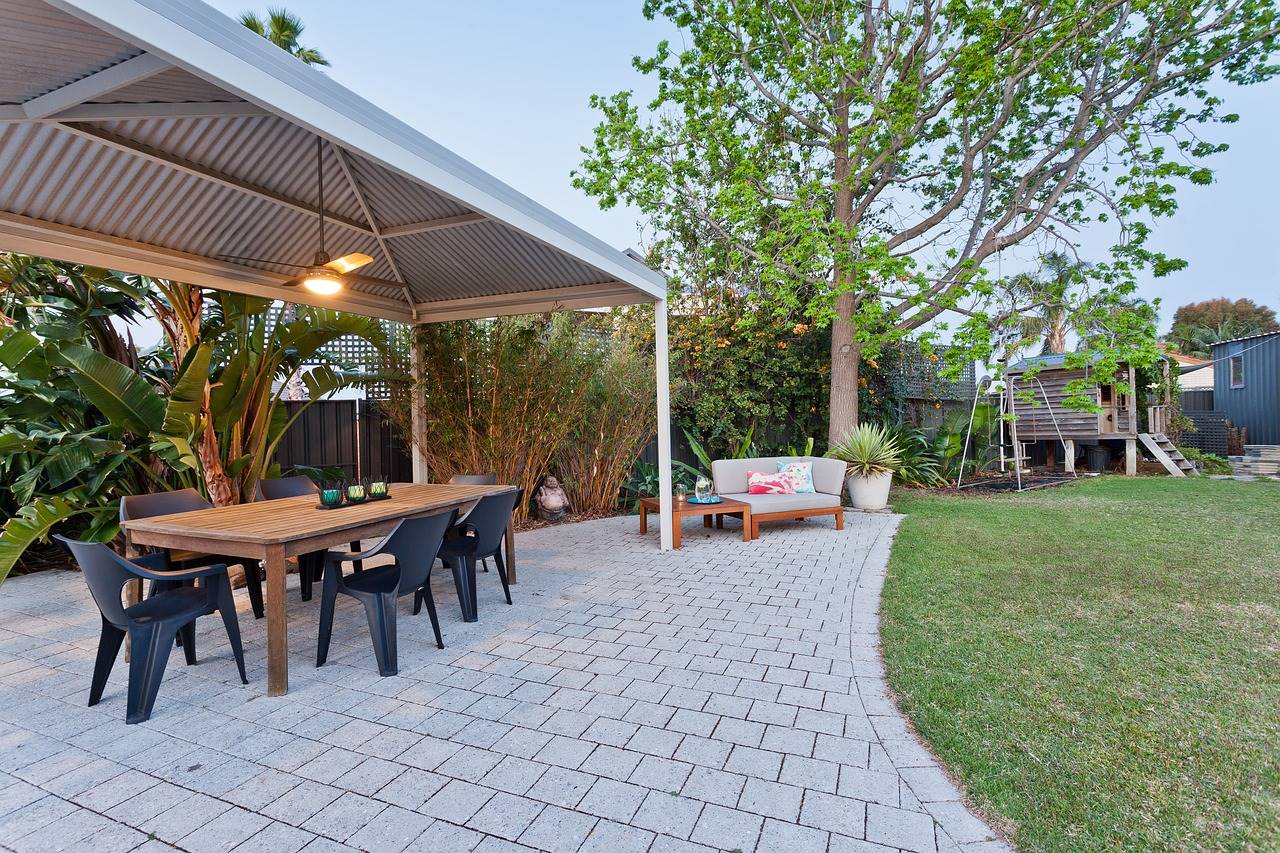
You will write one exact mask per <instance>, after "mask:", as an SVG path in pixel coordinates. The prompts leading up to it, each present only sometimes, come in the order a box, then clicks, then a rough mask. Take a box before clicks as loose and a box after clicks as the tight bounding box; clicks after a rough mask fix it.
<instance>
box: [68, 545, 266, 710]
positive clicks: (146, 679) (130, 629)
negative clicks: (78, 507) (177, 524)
mask: <svg viewBox="0 0 1280 853" xmlns="http://www.w3.org/2000/svg"><path fill="white" fill-rule="evenodd" d="M54 538H55V539H57V540H58V541H59V542H61V543H62V544H63V546H65V547H66V549H67V550H68V551H70V552H71V555H72V556H73V557H74V558H75V561H76V562H77V563H78V564H79V565H80V572H81V574H83V575H84V579H85V583H86V584H88V586H89V593H90V595H92V596H93V600H94V603H95V604H97V605H98V611H99V613H101V615H102V636H101V638H100V639H99V640H98V658H97V661H96V662H95V663H94V667H93V680H92V682H91V683H90V686H89V704H90V705H91V706H92V705H97V704H98V702H99V701H101V699H102V692H103V690H104V689H105V688H106V686H107V678H108V677H109V676H110V675H111V668H112V666H113V665H114V664H115V661H116V658H117V657H119V655H120V646H121V645H122V644H123V643H124V637H125V634H126V633H127V634H128V635H129V643H130V649H131V652H130V658H129V693H128V701H127V705H126V711H125V722H126V723H142V722H146V721H147V720H148V719H150V717H151V710H152V708H154V707H155V703H156V694H158V693H159V692H160V682H161V680H162V679H163V678H164V670H165V665H166V664H167V663H168V662H169V649H170V648H171V647H172V646H173V644H174V641H175V640H176V639H177V637H178V635H179V634H181V635H182V651H183V653H184V654H185V655H186V658H187V664H188V665H192V666H193V665H195V662H196V631H195V620H196V619H198V618H199V617H201V616H207V615H209V614H211V613H213V612H214V611H217V612H219V613H221V614H222V623H223V625H224V626H226V629H227V639H228V640H229V641H230V642H231V653H232V654H233V655H235V659H236V667H237V668H238V669H239V670H240V682H241V683H242V684H248V683H249V679H248V677H247V676H246V675H245V671H244V650H243V649H242V648H241V645H240V622H239V620H238V619H237V618H236V605H235V601H234V600H233V599H232V597H231V580H230V578H228V577H227V567H226V566H225V565H221V564H219V565H214V566H201V567H198V568H191V569H181V570H176V571H175V570H170V569H167V563H168V560H167V556H166V555H165V554H163V553H158V554H148V555H145V556H143V557H141V558H139V559H137V560H126V559H125V558H124V557H121V556H120V555H119V554H117V553H116V552H114V551H112V550H111V549H110V548H108V547H107V546H106V545H103V544H101V543H99V542H78V541H76V540H74V539H68V538H66V537H65V536H55V537H54ZM148 565H150V566H153V567H159V568H164V569H165V570H163V571H156V570H155V568H148ZM139 578H140V579H143V580H150V581H152V582H153V583H161V584H168V585H169V586H168V587H167V588H163V589H161V591H160V592H158V593H156V594H154V595H152V596H150V597H149V598H145V599H143V600H142V601H140V602H139V603H137V604H134V605H131V606H129V607H125V606H124V605H122V604H121V603H120V592H121V590H122V589H123V588H124V585H125V584H126V583H128V582H129V581H131V580H134V579H139ZM197 582H198V583H199V584H200V586H195V585H194V584H195V583H197ZM178 583H182V584H188V583H189V584H192V585H190V586H185V585H176V584H178Z"/></svg>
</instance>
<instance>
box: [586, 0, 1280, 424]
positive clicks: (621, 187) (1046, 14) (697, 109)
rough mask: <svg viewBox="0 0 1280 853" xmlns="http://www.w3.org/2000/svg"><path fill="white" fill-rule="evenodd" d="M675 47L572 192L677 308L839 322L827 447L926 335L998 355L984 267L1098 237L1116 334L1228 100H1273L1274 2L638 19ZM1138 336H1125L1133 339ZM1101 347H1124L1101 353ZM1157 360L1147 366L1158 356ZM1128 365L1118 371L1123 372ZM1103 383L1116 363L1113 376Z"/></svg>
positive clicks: (1099, 287)
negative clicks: (608, 214)
mask: <svg viewBox="0 0 1280 853" xmlns="http://www.w3.org/2000/svg"><path fill="white" fill-rule="evenodd" d="M644 13H645V15H646V16H648V17H650V18H653V17H657V16H663V17H665V18H667V19H669V20H670V21H671V22H672V23H673V24H674V25H675V26H676V27H677V28H678V29H679V30H680V31H681V34H682V39H683V44H682V45H681V46H679V47H673V46H672V45H671V44H670V43H668V42H666V41H664V42H662V43H660V44H659V46H658V48H657V51H656V53H655V54H654V55H653V56H651V57H648V58H637V59H636V60H635V61H634V64H635V67H636V68H637V69H638V70H639V71H640V72H642V73H643V74H646V75H651V76H653V77H656V79H657V90H658V93H657V96H656V97H655V98H654V99H653V100H652V101H651V102H650V103H649V104H648V105H647V107H646V108H642V107H641V106H639V105H637V104H636V103H635V102H634V100H633V95H632V94H631V93H629V92H622V93H618V94H615V95H612V96H607V97H606V96H596V97H595V98H593V99H592V102H593V104H594V106H595V107H596V108H598V109H599V110H600V111H601V112H602V113H603V119H602V121H601V123H600V124H599V125H598V126H597V128H596V131H595V140H594V145H592V146H591V147H589V148H585V149H584V153H585V155H586V157H585V160H584V163H583V165H582V168H581V169H580V170H579V171H577V172H576V173H575V175H574V181H575V184H576V185H577V186H578V187H579V188H581V189H583V190H585V191H586V192H588V193H590V194H592V195H594V196H596V197H597V198H598V199H599V201H600V203H601V205H602V206H605V207H609V206H612V205H615V204H617V203H619V202H625V203H628V204H631V205H633V206H635V207H636V208H638V209H639V210H640V211H641V212H642V213H643V214H644V216H645V218H646V220H647V225H648V227H649V228H650V229H651V230H652V232H653V237H654V239H655V245H654V254H655V256H656V257H657V258H658V259H659V260H660V261H661V262H662V263H664V264H665V265H666V269H667V271H668V272H669V273H671V274H672V277H673V279H675V280H676V282H677V287H679V286H681V285H684V286H688V285H690V284H694V285H696V284H697V283H699V282H714V283H716V284H717V285H720V286H723V285H724V284H725V283H728V284H730V285H731V286H733V287H736V288H738V289H740V290H743V291H746V292H751V293H754V294H757V295H758V296H759V297H761V301H762V303H763V304H765V305H767V306H769V307H770V308H771V309H772V310H778V311H783V312H794V313H796V314H805V315H807V316H808V317H812V318H816V319H818V320H821V321H830V322H832V323H833V328H832V342H831V417H830V423H829V437H830V439H831V440H832V441H835V440H837V439H838V438H839V437H841V435H842V434H843V433H844V432H845V431H846V430H847V429H849V428H850V427H851V426H852V425H853V424H855V423H856V421H857V399H858V395H857V387H858V367H859V361H860V358H861V357H862V356H863V355H865V354H867V353H868V352H872V353H873V352H874V351H875V349H876V348H878V347H879V346H881V345H882V344H884V343H885V342H886V341H888V340H892V339H894V338H898V337H902V336H903V335H906V334H908V333H914V334H916V335H920V334H922V333H921V331H920V330H922V329H925V330H927V331H926V332H925V334H928V333H929V332H930V331H936V330H937V328H938V325H939V323H940V322H942V321H943V320H945V319H946V318H947V317H951V316H959V317H960V318H962V319H961V320H960V327H959V328H957V329H955V330H954V334H955V336H956V337H957V338H958V339H960V340H963V341H966V342H967V343H969V344H972V347H971V348H970V354H971V355H972V354H976V355H978V356H983V355H984V354H986V353H989V350H990V346H989V337H990V330H991V328H992V327H993V326H999V325H1001V324H1002V323H1005V322H1006V321H1007V320H1008V317H1007V316H1005V314H1018V313H1024V312H1026V311H1027V310H1031V309H1033V308H1035V307H1036V306H1032V305H1016V306H1006V308H1007V311H1004V313H1001V315H1000V316H992V309H991V308H990V307H989V305H988V303H987V297H989V296H990V295H991V285H990V280H989V279H988V278H987V276H986V273H985V270H984V269H983V264H984V263H986V262H987V261H988V260H989V259H991V258H993V256H996V255H998V253H1000V252H1001V251H1003V250H1007V249H1010V248H1011V247H1013V246H1016V245H1018V244H1020V243H1024V242H1026V241H1031V240H1037V241H1038V242H1040V243H1041V244H1042V246H1041V248H1043V249H1049V248H1052V247H1053V244H1054V243H1055V242H1057V243H1058V244H1059V248H1069V246H1068V245H1067V244H1069V242H1070V239H1069V232H1071V231H1073V230H1075V229H1078V228H1080V227H1082V226H1084V225H1086V224H1089V223H1095V222H1098V221H1106V222H1108V226H1107V227H1110V228H1113V229H1114V230H1115V234H1116V241H1115V249H1114V256H1113V257H1112V258H1111V259H1109V261H1108V262H1107V263H1100V264H1096V265H1094V266H1093V267H1092V268H1091V274H1090V275H1091V279H1092V280H1093V282H1094V286H1093V287H1092V288H1090V290H1089V293H1088V295H1087V298H1086V299H1084V300H1082V301H1083V302H1087V303H1088V305H1089V307H1088V311H1090V312H1092V313H1093V314H1095V315H1097V316H1105V315H1106V314H1107V312H1106V310H1105V304H1104V303H1105V302H1107V301H1108V300H1112V301H1114V302H1119V301H1121V300H1122V299H1124V298H1125V297H1126V296H1127V295H1128V294H1129V293H1130V292H1131V291H1132V289H1133V286H1134V285H1133V280H1134V276H1135V275H1137V274H1138V273H1139V272H1140V271H1142V270H1144V269H1151V270H1154V272H1155V273H1156V274H1163V273H1165V272H1168V271H1169V270H1170V269H1174V268H1177V267H1178V266H1179V265H1180V262H1178V261H1176V260H1173V259H1170V258H1166V257H1164V256H1162V255H1159V254H1157V253H1154V252H1152V251H1150V250H1149V249H1147V248H1146V247H1145V245H1144V243H1145V238H1146V236H1147V234H1148V231H1149V227H1150V226H1149V220H1150V218H1151V217H1152V216H1159V215H1167V214H1168V213H1170V212H1171V211H1172V210H1173V209H1174V206H1175V203H1174V193H1175V189H1176V186H1177V184H1178V183H1180V182H1188V181H1189V182H1192V183H1196V184H1207V183H1209V182H1210V180H1211V174H1210V172H1209V171H1208V170H1207V169H1206V168H1205V167H1204V165H1203V159H1204V158H1205V157H1206V156H1208V155H1210V154H1213V153H1215V152H1217V151H1219V150H1221V149H1222V147H1223V146H1220V145H1217V144H1214V143H1213V142H1212V141H1207V140H1205V139H1204V136H1203V134H1204V131H1205V128H1206V126H1207V125H1211V124H1212V123H1214V122H1223V121H1232V120H1234V116H1232V115H1230V114H1225V113H1223V112H1222V111H1221V109H1220V100H1219V99H1218V98H1217V97H1216V96H1215V95H1214V94H1211V92H1210V91H1209V86H1210V84H1211V82H1213V80H1214V78H1221V79H1223V80H1226V81H1230V82H1234V83H1252V82H1256V81H1258V80H1262V79H1264V78H1267V77H1270V76H1271V75H1272V74H1273V73H1274V71H1275V69H1274V67H1273V66H1272V65H1271V64H1269V58H1270V55H1271V53H1272V52H1273V50H1274V49H1275V46H1276V37H1277V16H1276V10H1275V7H1274V4H1273V2H1272V0H1145V2H1141V3H1135V2H1131V0H1093V2H1083V0H1066V2H1055V3H1049V2H1044V1H1043V0H1028V2H1008V0H971V2H950V3H944V2H938V0H900V1H899V2H892V3H890V2H887V0H885V1H884V2H879V3H876V2H865V3H862V2H854V0H755V1H754V2H747V0H646V2H645V4H644ZM1120 325H1121V326H1126V325H1127V326H1128V327H1130V328H1133V327H1135V326H1137V325H1141V326H1143V327H1144V328H1145V325H1146V324H1145V323H1143V324H1133V323H1128V324H1126V323H1121V324H1120ZM1103 338H1104V340H1103V341H1101V342H1100V345H1105V344H1107V343H1112V344H1115V343H1116V342H1117V341H1119V340H1120V337H1119V336H1116V335H1109V336H1103ZM1146 351H1148V352H1150V351H1151V350H1150V348H1149V347H1148V348H1147V350H1146ZM1121 355H1123V353H1122V354H1121ZM1113 360H1114V359H1113Z"/></svg>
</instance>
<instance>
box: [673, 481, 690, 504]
mask: <svg viewBox="0 0 1280 853" xmlns="http://www.w3.org/2000/svg"><path fill="white" fill-rule="evenodd" d="M671 494H672V496H673V497H674V498H675V499H676V503H678V504H682V503H684V502H685V500H686V499H687V498H688V497H689V493H688V492H687V491H685V488H684V484H683V483H676V485H675V487H674V488H673V489H672V490H671Z"/></svg>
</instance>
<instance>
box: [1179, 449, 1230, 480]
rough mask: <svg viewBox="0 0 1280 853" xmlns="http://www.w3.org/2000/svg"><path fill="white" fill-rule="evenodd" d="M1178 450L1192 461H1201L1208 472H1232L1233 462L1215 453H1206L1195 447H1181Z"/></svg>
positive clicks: (1201, 464) (1201, 465)
mask: <svg viewBox="0 0 1280 853" xmlns="http://www.w3.org/2000/svg"><path fill="white" fill-rule="evenodd" d="M1178 452H1180V453H1181V454H1182V455H1183V456H1185V457H1186V458H1187V460H1188V461H1190V462H1199V463H1200V467H1201V470H1203V471H1204V473H1206V474H1230V473H1231V472H1232V469H1231V463H1230V462H1228V461H1227V460H1225V459H1223V458H1222V457H1221V456H1218V455H1216V454H1213V453H1205V452H1204V451H1203V450H1199V449H1197V448H1195V447H1179V448H1178Z"/></svg>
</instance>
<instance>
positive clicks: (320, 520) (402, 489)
mask: <svg viewBox="0 0 1280 853" xmlns="http://www.w3.org/2000/svg"><path fill="white" fill-rule="evenodd" d="M512 488H514V486H505V485H496V486H455V485H445V484H409V483H393V484H392V485H391V489H390V493H391V496H390V497H389V498H387V499H385V500H379V501H368V502H365V503H362V504H356V505H351V506H344V507H341V508H339V509H321V508H320V506H319V498H318V496H316V495H309V496H306V497H298V498H280V499H277V500H270V501H256V502H254V503H248V504H238V505H236V506H224V507H215V508H213V509H204V510H197V511H195V512H183V513H177V514H174V515H157V516H152V517H151V518H140V519H137V520H131V521H126V522H123V523H122V525H121V526H122V527H124V529H125V536H126V540H127V543H128V545H129V547H130V548H131V549H138V548H140V547H141V546H151V547H155V548H166V549H173V550H183V551H197V552H200V553H204V554H219V555H226V556H228V557H245V558H252V559H255V560H259V561H261V563H262V566H263V568H264V570H265V573H266V590H265V594H264V595H263V599H264V605H265V608H264V609H265V616H266V620H267V695H268V696H283V695H284V694H286V693H288V692H289V636H288V623H287V621H286V618H285V599H286V596H285V572H286V559H287V558H288V557H297V556H299V555H302V554H310V553H312V552H315V551H323V550H326V549H328V548H332V547H334V546H339V545H341V546H346V545H347V544H349V543H351V542H354V541H356V540H359V539H364V538H367V537H370V536H381V535H384V534H386V533H387V532H389V531H390V530H391V528H393V527H394V526H395V525H396V522H398V521H400V520H401V519H404V518H414V517H419V516H424V515H433V514H435V513H437V512H447V511H448V510H451V509H458V510H466V509H470V508H471V507H472V506H473V505H474V504H475V503H476V501H478V500H479V499H480V498H482V497H484V496H485V495H492V494H498V493H500V492H504V491H508V490H510V489H512ZM506 552H507V574H508V582H509V583H513V584H514V583H515V582H516V568H515V537H514V536H513V533H512V529H511V528H510V527H508V528H507V540H506Z"/></svg>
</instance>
